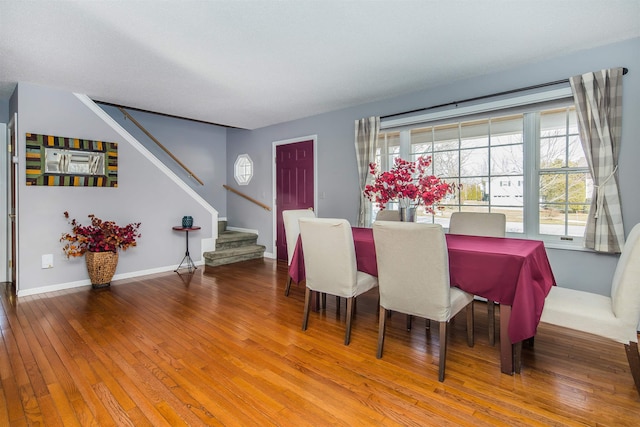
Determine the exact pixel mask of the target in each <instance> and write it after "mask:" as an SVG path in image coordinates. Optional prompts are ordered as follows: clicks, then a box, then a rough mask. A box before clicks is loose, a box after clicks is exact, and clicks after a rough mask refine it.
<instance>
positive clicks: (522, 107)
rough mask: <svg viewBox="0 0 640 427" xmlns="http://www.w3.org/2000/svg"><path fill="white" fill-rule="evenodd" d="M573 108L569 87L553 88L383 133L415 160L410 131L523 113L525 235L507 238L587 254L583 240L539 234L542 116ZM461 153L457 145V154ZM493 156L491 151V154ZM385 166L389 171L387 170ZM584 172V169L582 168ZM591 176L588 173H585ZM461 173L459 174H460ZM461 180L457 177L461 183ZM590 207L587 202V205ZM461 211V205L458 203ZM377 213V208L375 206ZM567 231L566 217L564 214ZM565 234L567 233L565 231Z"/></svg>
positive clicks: (388, 125)
mask: <svg viewBox="0 0 640 427" xmlns="http://www.w3.org/2000/svg"><path fill="white" fill-rule="evenodd" d="M568 106H573V96H572V93H571V88H570V87H563V88H554V89H548V90H542V91H540V92H538V93H535V94H525V95H522V96H517V97H514V98H511V99H506V100H497V101H495V100H492V101H488V102H486V103H481V104H476V105H472V106H469V107H462V108H457V106H456V107H455V108H451V109H448V110H444V111H437V112H434V113H429V114H420V115H418V116H411V117H407V118H404V119H403V118H401V119H391V120H383V121H381V130H380V133H381V134H383V133H385V132H396V131H398V132H400V157H402V158H405V159H413V157H414V154H413V153H412V149H411V141H410V139H411V136H410V133H411V130H412V129H417V128H421V127H429V126H434V125H436V124H437V125H441V124H446V123H456V122H458V123H460V122H468V121H472V120H475V119H481V118H485V119H488V118H494V119H496V118H499V117H501V116H508V115H511V114H516V113H521V114H522V115H523V118H522V124H523V132H522V138H523V152H522V159H523V160H522V161H523V165H522V166H523V174H522V179H523V180H524V183H523V186H524V188H523V192H524V198H523V210H522V215H523V219H522V221H523V222H522V223H523V232H522V233H507V236H508V237H514V238H524V239H535V240H542V241H544V242H545V245H546V246H547V247H552V248H558V249H570V250H585V249H584V245H583V242H584V237H583V236H565V235H550V234H541V233H540V211H539V209H540V177H541V174H542V173H544V172H548V170H546V169H544V168H541V166H540V143H541V132H540V115H541V114H540V113H541V112H542V111H547V110H551V109H553V108H558V107H568ZM378 149H379V156H380V157H378V158H383V159H384V158H389V155H388V153H387V152H386V146H384V145H382V146H379V147H378ZM460 150H461V147H460V145H458V151H460ZM489 153H490V151H489ZM384 163H385V162H383V164H382V165H381V168H382V170H386V169H388V167H389V165H385V164H384ZM385 166H386V168H385ZM574 169H576V168H572V167H567V168H559V170H558V172H559V173H568V172H571V171H573V170H574ZM577 169H580V170H581V171H583V170H584V169H583V168H582V167H579V168H577ZM586 172H587V173H589V171H588V169H587V170H586ZM459 173H460V172H459ZM460 178H462V177H460V176H458V179H460ZM585 203H586V205H587V207H588V205H589V201H588V199H587V200H586V201H585ZM457 206H458V209H459V208H460V206H461V205H460V202H459V201H458V205H457ZM373 209H374V210H375V209H376V207H375V204H374V206H373ZM564 224H565V227H566V226H567V224H568V223H567V217H566V214H565V220H564ZM565 230H566V229H565Z"/></svg>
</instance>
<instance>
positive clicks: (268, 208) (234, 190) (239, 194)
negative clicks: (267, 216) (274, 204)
mask: <svg viewBox="0 0 640 427" xmlns="http://www.w3.org/2000/svg"><path fill="white" fill-rule="evenodd" d="M222 186H223V187H224V188H225V189H226V190H228V191H231V192H232V193H235V194H237V195H238V196H240V197H244V198H245V199H247V200H248V201H250V202H251V203H255V204H256V205H258V206H260V207H261V208H262V209H265V210H267V211H270V210H271V207H269V206H267V205H265V204H264V203H262V202H259V201H257V200H256V199H254V198H253V197H251V196H247V195H246V194H244V193H243V192H241V191H238V190H236V189H235V188H233V187H229V186H228V185H227V184H222Z"/></svg>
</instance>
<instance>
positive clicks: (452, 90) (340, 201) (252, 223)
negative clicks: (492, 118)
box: [227, 39, 640, 294]
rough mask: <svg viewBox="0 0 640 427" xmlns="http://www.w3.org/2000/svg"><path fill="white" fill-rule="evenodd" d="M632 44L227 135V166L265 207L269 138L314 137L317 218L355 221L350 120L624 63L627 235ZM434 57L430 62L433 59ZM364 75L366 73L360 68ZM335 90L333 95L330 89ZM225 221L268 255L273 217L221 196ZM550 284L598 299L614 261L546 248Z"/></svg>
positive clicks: (631, 202) (634, 73)
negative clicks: (246, 232)
mask: <svg viewBox="0 0 640 427" xmlns="http://www.w3.org/2000/svg"><path fill="white" fill-rule="evenodd" d="M638 52H640V39H633V40H630V41H626V42H622V43H617V44H612V45H607V46H602V47H598V48H594V49H590V50H586V51H582V52H579V53H574V54H570V55H566V56H564V57H558V58H555V59H553V60H549V61H544V62H539V63H533V64H529V65H527V66H523V67H519V68H516V69H512V70H509V71H506V72H501V73H496V74H491V75H486V76H483V77H478V78H473V79H468V80H464V81H458V82H452V83H451V84H449V85H446V86H442V87H439V88H435V89H431V90H426V91H422V92H417V93H412V94H407V95H403V96H398V97H396V98H393V99H388V100H384V101H379V102H375V103H370V104H366V105H361V106H358V107H353V108H348V109H344V110H340V111H335V112H330V113H326V114H322V115H318V116H314V117H310V118H306V119H301V120H296V121H292V122H288V123H282V124H278V125H274V126H269V127H265V128H262V129H257V130H253V131H245V130H229V131H228V138H227V165H233V162H234V161H235V159H236V157H237V155H238V154H242V153H247V154H249V155H250V156H251V158H252V159H253V161H254V169H255V176H254V178H253V179H252V181H251V182H250V184H249V185H248V186H246V187H243V188H242V190H243V191H245V192H246V193H247V194H249V195H250V196H252V197H254V198H256V199H258V200H260V201H263V202H265V203H267V204H269V205H272V200H273V197H274V195H273V190H272V182H273V178H272V174H273V160H272V145H273V142H274V141H280V140H288V139H292V138H298V137H302V136H307V135H317V137H318V140H317V141H318V143H317V144H318V147H317V155H318V161H317V165H318V166H317V176H318V194H322V193H324V194H325V198H324V199H322V198H320V199H319V200H318V206H317V207H316V208H317V212H318V215H320V216H324V217H333V216H336V217H343V218H347V219H348V220H349V221H350V222H351V223H352V224H354V223H355V222H356V217H357V200H358V193H359V190H358V179H357V174H356V169H355V168H356V166H355V164H356V161H355V150H354V142H353V141H354V121H355V120H357V119H359V118H362V117H367V116H371V115H386V114H393V113H398V112H402V111H407V110H412V109H417V108H422V107H428V106H431V105H438V104H442V103H447V102H452V101H456V100H461V99H466V98H472V97H475V96H482V95H487V94H491V93H497V92H502V91H506V90H510V89H517V88H521V87H526V86H530V85H535V84H540V83H545V82H550V81H556V80H562V79H566V78H568V77H570V76H573V75H577V74H582V73H585V72H590V71H597V70H601V69H605V68H613V67H620V66H624V67H627V68H629V70H630V72H629V74H627V75H626V76H625V77H624V82H623V85H624V88H623V91H624V95H623V96H624V100H623V108H624V119H623V121H624V122H623V132H622V148H621V154H620V156H621V159H620V169H619V178H620V190H621V192H622V200H623V215H624V220H625V228H626V232H627V233H628V232H629V230H630V229H631V227H632V226H633V225H634V224H636V223H638V222H640V197H639V196H638V193H637V185H638V183H639V182H640V168H639V167H638V165H637V164H638V161H639V160H640V144H638V135H640V121H639V120H637V118H638V117H640V55H638ZM436 60H437V59H436ZM363 72H366V70H363ZM336 90H340V89H339V88H336ZM227 181H229V182H232V181H233V170H232V168H231V167H229V168H228V170H227ZM227 216H228V218H229V224H230V225H231V226H237V227H247V228H255V229H257V230H258V231H259V233H260V237H259V243H261V244H264V245H266V246H267V252H271V253H273V252H274V251H273V243H274V237H273V213H269V212H266V211H263V210H262V209H260V208H259V207H257V206H249V205H247V203H246V201H244V200H242V199H240V198H237V197H233V196H232V195H229V197H228V201H227ZM548 253H549V258H550V260H551V264H552V267H553V270H554V274H555V275H556V279H557V281H558V284H560V285H561V286H566V287H570V288H578V289H584V290H588V291H591V292H597V293H602V294H606V293H608V292H609V285H610V281H611V276H612V273H613V270H614V268H615V264H616V261H617V257H616V256H611V255H602V254H595V253H590V252H582V251H568V250H557V249H548Z"/></svg>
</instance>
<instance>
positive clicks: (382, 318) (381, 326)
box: [376, 306, 387, 359]
mask: <svg viewBox="0 0 640 427" xmlns="http://www.w3.org/2000/svg"><path fill="white" fill-rule="evenodd" d="M386 325H387V309H386V308H384V307H383V306H380V314H379V315H378V354H377V355H376V357H377V358H378V359H382V348H383V347H384V330H385V327H386Z"/></svg>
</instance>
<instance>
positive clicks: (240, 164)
mask: <svg viewBox="0 0 640 427" xmlns="http://www.w3.org/2000/svg"><path fill="white" fill-rule="evenodd" d="M233 177H234V178H235V180H236V182H237V183H238V185H249V182H251V179H252V178H253V160H251V157H249V155H248V154H239V155H238V157H237V158H236V161H235V163H234V164H233Z"/></svg>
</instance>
